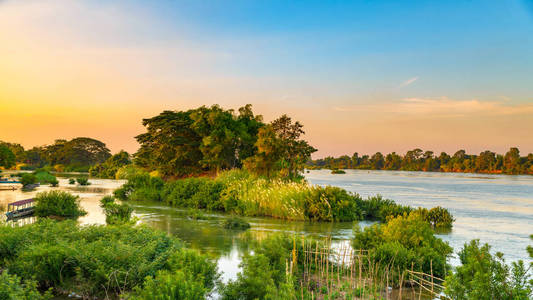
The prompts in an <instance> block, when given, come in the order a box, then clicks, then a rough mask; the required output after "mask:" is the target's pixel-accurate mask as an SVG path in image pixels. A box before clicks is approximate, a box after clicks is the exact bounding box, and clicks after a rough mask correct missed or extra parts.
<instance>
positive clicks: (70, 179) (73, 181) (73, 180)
mask: <svg viewBox="0 0 533 300" xmlns="http://www.w3.org/2000/svg"><path fill="white" fill-rule="evenodd" d="M75 183H76V179H74V178H69V179H68V184H75Z"/></svg>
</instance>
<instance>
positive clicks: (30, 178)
mask: <svg viewBox="0 0 533 300" xmlns="http://www.w3.org/2000/svg"><path fill="white" fill-rule="evenodd" d="M36 182H37V178H36V177H35V175H33V174H30V173H26V174H24V175H22V177H21V178H20V183H22V185H23V186H28V185H30V184H34V183H36Z"/></svg>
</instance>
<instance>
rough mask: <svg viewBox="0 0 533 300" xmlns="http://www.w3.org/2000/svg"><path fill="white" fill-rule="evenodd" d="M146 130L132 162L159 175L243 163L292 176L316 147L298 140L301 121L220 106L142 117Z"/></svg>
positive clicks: (263, 171) (266, 172)
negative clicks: (267, 118)
mask: <svg viewBox="0 0 533 300" xmlns="http://www.w3.org/2000/svg"><path fill="white" fill-rule="evenodd" d="M143 125H144V126H145V127H146V129H147V132H146V133H143V134H141V135H139V136H137V137H136V139H137V141H138V142H139V144H140V145H141V147H140V149H139V151H138V152H137V153H136V154H135V163H136V164H137V165H139V166H141V167H143V168H146V169H149V170H157V171H158V172H159V173H160V174H161V175H162V176H164V177H165V178H166V177H184V176H190V175H194V174H202V173H218V172H219V171H220V170H225V169H232V168H239V167H241V166H243V165H244V166H246V168H247V169H248V170H250V171H251V172H254V173H257V174H260V175H263V176H267V177H272V176H282V177H286V178H293V177H297V176H298V175H299V172H301V171H302V170H303V166H304V164H305V162H306V161H307V160H308V159H309V158H310V155H311V153H312V152H314V151H316V150H315V149H314V148H313V147H311V146H309V145H308V144H307V142H306V141H304V140H302V139H300V137H301V135H302V134H303V133H304V131H303V130H302V127H303V126H302V125H301V124H300V123H299V122H295V123H293V122H292V120H291V118H289V117H287V116H286V115H283V116H281V117H280V118H278V119H276V120H274V121H273V122H271V123H270V124H265V123H263V122H262V117H261V116H256V115H254V114H253V112H252V108H251V105H246V106H245V107H241V108H240V109H239V111H238V114H237V113H235V112H234V111H233V110H224V109H222V108H221V107H220V106H218V105H214V106H211V107H209V108H208V107H205V106H202V107H200V108H197V109H192V110H188V111H164V112H163V113H161V114H159V115H158V116H155V117H153V118H150V119H144V120H143Z"/></svg>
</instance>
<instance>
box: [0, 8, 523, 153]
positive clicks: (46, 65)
mask: <svg viewBox="0 0 533 300" xmlns="http://www.w3.org/2000/svg"><path fill="white" fill-rule="evenodd" d="M90 8H91V7H90V4H88V3H87V2H75V3H74V2H68V4H67V3H65V2H61V3H59V2H57V1H50V2H47V3H46V4H45V3H44V2H36V1H28V2H24V4H21V2H13V1H7V2H0V45H1V46H0V140H4V141H9V142H17V143H21V144H22V145H24V146H25V147H31V146H35V145H43V144H49V143H52V142H53V141H54V140H55V139H58V138H66V139H70V138H74V137H77V136H89V137H93V138H96V139H99V140H102V141H104V142H105V143H106V144H107V145H108V146H109V147H110V148H111V150H112V151H113V152H116V151H118V150H120V149H125V150H127V151H130V152H134V151H135V150H136V149H137V147H138V145H137V144H136V142H135V140H134V138H133V137H134V136H135V135H137V134H139V133H142V131H143V127H142V125H141V119H142V118H145V117H151V116H154V115H156V114H157V113H159V112H161V111H162V110H164V109H171V110H172V109H175V110H180V109H188V108H193V107H197V106H200V105H210V104H214V103H218V104H221V105H222V106H224V107H226V108H237V107H239V106H242V105H245V104H247V103H252V104H253V106H254V111H255V112H256V113H258V114H263V115H264V116H265V119H266V120H267V121H269V120H272V119H273V118H275V117H277V116H279V115H280V114H282V113H287V114H289V115H290V116H292V117H294V118H295V119H297V120H300V121H302V123H303V124H304V125H305V130H306V132H307V135H306V138H307V139H308V140H309V141H310V142H311V144H313V145H314V146H315V147H317V148H318V149H319V150H320V151H319V152H318V153H317V154H315V157H321V156H325V155H339V154H344V153H348V154H351V153H353V152H354V151H358V152H359V153H373V152H376V151H382V152H390V151H397V152H400V153H404V152H405V151H406V150H408V149H413V148H416V147H420V148H423V149H428V150H434V151H436V152H437V151H447V152H452V153H453V152H454V151H455V150H457V149H466V150H467V151H468V152H473V153H479V152H480V151H482V150H485V149H490V150H493V151H497V152H500V153H501V152H504V151H506V150H507V149H508V148H509V147H511V146H518V147H519V148H520V149H521V151H522V154H525V153H527V152H533V138H532V137H533V98H532V95H533V85H529V86H528V85H527V84H524V85H522V86H521V87H522V90H520V91H519V92H517V93H516V94H513V95H512V97H511V96H508V95H504V94H502V93H499V92H497V91H492V90H491V89H492V88H493V87H490V86H487V90H484V89H479V88H478V89H477V90H470V89H467V90H468V91H467V92H462V91H463V90H453V91H450V93H449V94H447V93H444V92H438V93H436V92H432V90H434V89H438V90H439V91H440V90H442V89H443V87H442V86H439V87H437V86H435V85H433V84H432V82H431V81H429V80H426V79H425V78H426V77H425V76H422V75H420V76H416V74H413V75H412V76H398V77H397V78H396V79H394V78H392V77H393V76H392V75H390V76H388V77H387V76H384V78H383V79H379V78H378V79H376V80H373V81H372V83H371V84H372V87H371V88H369V89H368V90H366V89H363V88H361V91H363V92H361V93H358V92H357V90H356V89H355V88H354V90H351V86H354V87H355V86H358V85H359V86H361V85H362V86H364V85H365V84H362V83H359V82H358V79H359V78H363V77H364V74H363V73H362V74H359V75H357V74H355V75H354V77H353V78H348V77H342V78H340V77H339V78H340V79H339V80H334V79H331V78H328V76H327V75H321V76H318V77H315V76H313V75H312V74H313V73H312V72H311V73H306V72H308V71H306V72H303V71H302V73H297V72H296V71H295V70H294V69H293V70H290V72H291V73H287V72H284V71H283V70H269V71H268V72H267V71H262V72H251V73H249V72H243V71H242V68H244V66H245V65H246V64H247V63H248V62H249V61H246V60H245V59H244V58H246V57H249V58H250V60H251V61H252V62H251V63H252V64H253V62H254V61H255V55H257V51H258V50H257V49H258V48H250V49H247V48H246V47H245V46H243V47H241V48H239V49H233V48H231V47H230V46H227V45H228V44H233V43H237V44H239V43H241V44H240V45H245V44H247V43H248V42H250V41H251V40H250V38H249V37H247V38H235V40H234V39H233V38H225V39H224V40H215V41H210V40H208V41H206V40H201V41H197V40H195V39H194V38H191V34H190V33H186V32H185V33H183V32H182V31H183V30H184V29H183V28H176V29H173V30H172V31H171V33H168V29H166V30H162V29H161V28H164V26H162V25H163V24H161V21H158V20H157V18H155V17H154V16H152V15H148V14H144V13H143V12H142V11H141V10H135V9H131V10H129V11H123V10H120V9H118V8H117V7H113V6H111V7H106V9H101V10H95V9H90ZM95 20H97V22H96V21H95ZM162 35H164V36H165V38H163V39H160V38H154V36H156V37H159V36H162ZM243 40H244V41H243ZM252 42H255V43H257V44H259V45H260V44H261V43H262V42H261V41H260V39H254V40H252ZM224 47H227V48H224ZM257 47H260V46H257ZM279 47H282V46H279ZM281 49H283V48H281ZM230 50H235V51H237V52H238V58H236V54H235V52H234V51H230ZM243 57H244V58H243ZM262 59H263V60H266V58H264V57H263V58H262ZM269 59H270V58H269ZM236 60H238V63H239V64H238V65H239V66H240V67H237V65H236V64H235V61H236ZM272 61H274V60H272ZM262 63H265V65H268V61H267V62H264V61H262ZM237 68H240V69H239V71H236V70H235V69H237ZM262 68H266V67H265V66H263V65H262ZM263 70H265V69H263ZM333 71H339V72H341V71H342V69H339V70H332V72H333ZM292 72H296V73H294V74H296V75H297V76H296V75H294V74H293V73H292ZM408 73H415V72H406V74H408ZM257 74H258V75H257ZM504 75H505V74H503V75H502V76H504ZM529 75H531V74H529ZM339 76H340V75H339ZM526 79H527V78H525V79H524V80H525V81H527V80H526ZM529 79H531V77H529ZM365 80H367V79H365ZM350 82H353V83H350ZM530 83H531V82H530ZM460 84H461V83H460V82H457V85H460ZM502 84H503V85H504V84H505V83H502ZM343 86H344V87H346V86H347V87H348V88H345V89H343ZM476 95H478V96H476Z"/></svg>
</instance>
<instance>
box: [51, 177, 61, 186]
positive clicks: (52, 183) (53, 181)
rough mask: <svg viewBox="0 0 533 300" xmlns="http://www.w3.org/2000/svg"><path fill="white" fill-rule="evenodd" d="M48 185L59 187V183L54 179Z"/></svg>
mask: <svg viewBox="0 0 533 300" xmlns="http://www.w3.org/2000/svg"><path fill="white" fill-rule="evenodd" d="M50 185H51V186H53V187H56V186H58V185H59V181H58V180H57V179H56V178H55V177H54V179H53V180H51V181H50Z"/></svg>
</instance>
